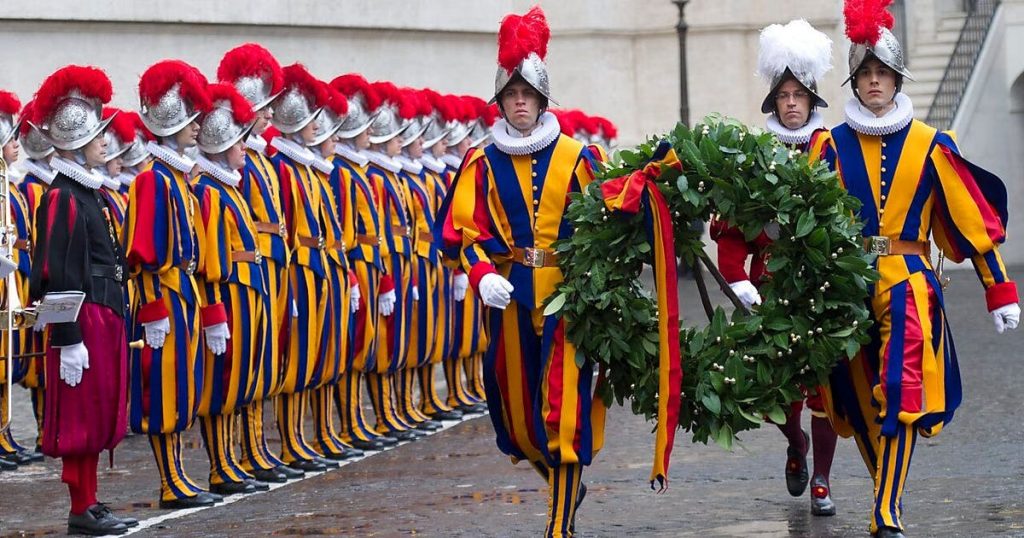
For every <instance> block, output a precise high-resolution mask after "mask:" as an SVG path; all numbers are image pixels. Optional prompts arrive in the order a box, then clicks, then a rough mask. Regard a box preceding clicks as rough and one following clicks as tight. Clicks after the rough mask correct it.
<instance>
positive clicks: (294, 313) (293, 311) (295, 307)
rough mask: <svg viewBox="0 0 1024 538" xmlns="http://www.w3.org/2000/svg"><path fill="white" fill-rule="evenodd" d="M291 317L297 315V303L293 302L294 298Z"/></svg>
mask: <svg viewBox="0 0 1024 538" xmlns="http://www.w3.org/2000/svg"><path fill="white" fill-rule="evenodd" d="M292 317H293V318H297V317H299V303H297V302H295V299H292Z"/></svg>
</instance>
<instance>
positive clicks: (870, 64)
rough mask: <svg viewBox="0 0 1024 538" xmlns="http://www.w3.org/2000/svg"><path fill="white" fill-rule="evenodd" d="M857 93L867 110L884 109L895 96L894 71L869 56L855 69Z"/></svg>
mask: <svg viewBox="0 0 1024 538" xmlns="http://www.w3.org/2000/svg"><path fill="white" fill-rule="evenodd" d="M854 83H855V84H856V85H857V95H859V96H860V101H861V102H862V103H864V106H865V107H867V108H868V109H869V110H872V111H874V110H880V109H884V108H886V107H888V106H889V104H890V103H892V100H893V99H895V98H896V72H895V71H893V70H892V69H890V68H889V67H888V66H887V65H885V64H883V63H882V62H880V61H878V60H877V59H875V58H871V59H869V60H867V61H866V62H864V63H863V64H862V65H861V66H860V68H858V69H857V74H856V77H855V79H854Z"/></svg>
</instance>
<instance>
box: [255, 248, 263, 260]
mask: <svg viewBox="0 0 1024 538" xmlns="http://www.w3.org/2000/svg"><path fill="white" fill-rule="evenodd" d="M255 252H256V263H263V254H261V253H260V251H258V250H257V251H255Z"/></svg>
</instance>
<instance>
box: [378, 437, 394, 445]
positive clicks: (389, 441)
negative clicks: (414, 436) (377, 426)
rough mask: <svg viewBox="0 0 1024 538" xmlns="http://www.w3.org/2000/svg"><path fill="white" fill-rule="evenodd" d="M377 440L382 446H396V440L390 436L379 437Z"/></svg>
mask: <svg viewBox="0 0 1024 538" xmlns="http://www.w3.org/2000/svg"><path fill="white" fill-rule="evenodd" d="M377 440H378V441H380V443H381V444H382V445H384V446H395V445H397V444H398V438H397V437H394V436H392V435H381V436H380V437H378V438H377Z"/></svg>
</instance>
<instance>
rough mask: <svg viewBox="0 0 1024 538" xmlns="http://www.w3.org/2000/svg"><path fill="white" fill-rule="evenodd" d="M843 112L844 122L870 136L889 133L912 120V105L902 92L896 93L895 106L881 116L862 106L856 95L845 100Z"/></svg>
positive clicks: (901, 127) (896, 130)
mask: <svg viewBox="0 0 1024 538" xmlns="http://www.w3.org/2000/svg"><path fill="white" fill-rule="evenodd" d="M845 112H846V123H847V124H848V125H849V126H850V127H852V128H853V130H854V131H857V132H858V133H861V134H866V135H871V136H885V135H891V134H893V133H895V132H898V131H899V130H901V129H903V128H904V127H906V126H907V125H910V122H911V121H913V120H914V105H913V104H912V103H911V102H910V98H909V97H907V96H906V95H905V94H903V93H897V94H896V107H895V108H893V109H892V110H890V111H889V112H886V113H885V115H884V116H882V117H881V118H878V117H875V115H874V114H872V113H871V112H870V111H869V110H867V109H865V108H864V107H862V106H861V104H860V101H858V100H857V98H856V97H854V98H852V99H850V100H849V101H847V102H846V108H845Z"/></svg>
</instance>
